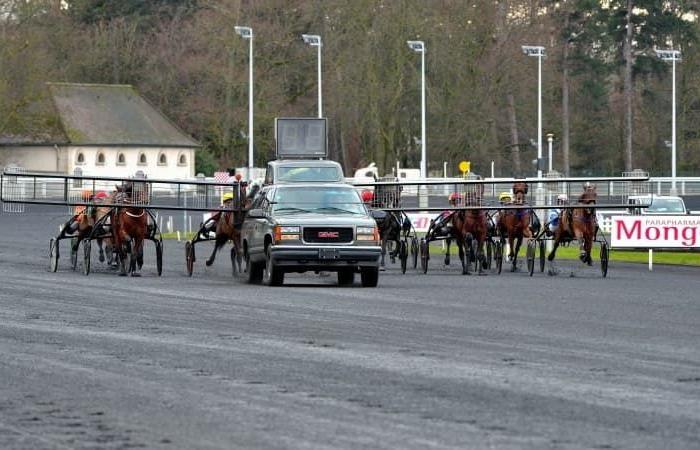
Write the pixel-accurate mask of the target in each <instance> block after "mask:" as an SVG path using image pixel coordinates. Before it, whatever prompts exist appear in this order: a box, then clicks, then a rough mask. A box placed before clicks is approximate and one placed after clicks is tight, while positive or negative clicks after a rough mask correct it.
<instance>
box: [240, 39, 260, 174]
mask: <svg viewBox="0 0 700 450" xmlns="http://www.w3.org/2000/svg"><path fill="white" fill-rule="evenodd" d="M235 29H236V33H238V34H239V35H240V36H241V37H242V38H243V39H248V41H249V45H248V61H249V66H250V67H249V70H248V177H247V178H248V179H249V180H252V179H253V167H255V158H254V155H253V29H252V28H250V27H238V26H237V27H235Z"/></svg>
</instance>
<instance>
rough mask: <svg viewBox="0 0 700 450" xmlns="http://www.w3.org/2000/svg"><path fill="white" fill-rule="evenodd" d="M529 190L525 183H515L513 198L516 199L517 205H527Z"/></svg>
mask: <svg viewBox="0 0 700 450" xmlns="http://www.w3.org/2000/svg"><path fill="white" fill-rule="evenodd" d="M527 189H528V187H527V183H525V182H524V181H516V182H515V183H513V196H514V197H515V198H514V200H515V203H520V204H522V203H525V196H526V195H527Z"/></svg>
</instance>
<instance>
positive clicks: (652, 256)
mask: <svg viewBox="0 0 700 450" xmlns="http://www.w3.org/2000/svg"><path fill="white" fill-rule="evenodd" d="M653 260H654V250H652V249H649V272H651V271H652V270H653Z"/></svg>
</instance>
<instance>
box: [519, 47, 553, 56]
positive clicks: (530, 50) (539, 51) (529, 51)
mask: <svg viewBox="0 0 700 450" xmlns="http://www.w3.org/2000/svg"><path fill="white" fill-rule="evenodd" d="M522 49H523V53H525V54H526V55H527V56H539V57H543V58H544V57H546V56H547V55H546V54H545V49H544V47H542V46H541V45H523V46H522Z"/></svg>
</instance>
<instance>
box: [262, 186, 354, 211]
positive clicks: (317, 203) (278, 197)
mask: <svg viewBox="0 0 700 450" xmlns="http://www.w3.org/2000/svg"><path fill="white" fill-rule="evenodd" d="M273 204H274V206H273V208H272V210H273V212H277V213H285V212H289V213H296V212H302V211H303V212H313V213H320V214H326V213H328V214H363V215H364V214H367V210H366V209H365V205H364V204H363V203H362V200H361V199H360V195H359V194H358V193H357V191H356V190H355V189H353V188H351V187H340V186H338V187H325V186H324V187H308V186H307V187H292V186H284V187H278V188H277V189H276V191H275V197H274V199H273Z"/></svg>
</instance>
